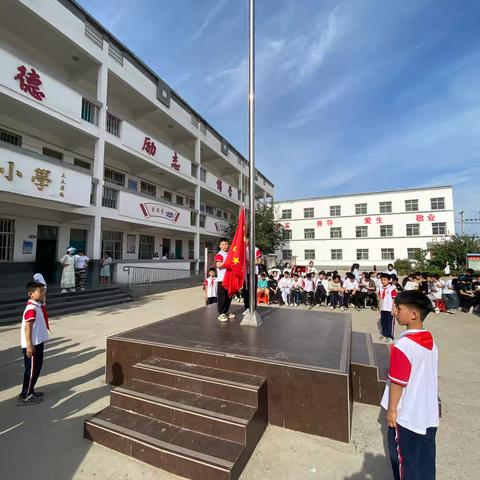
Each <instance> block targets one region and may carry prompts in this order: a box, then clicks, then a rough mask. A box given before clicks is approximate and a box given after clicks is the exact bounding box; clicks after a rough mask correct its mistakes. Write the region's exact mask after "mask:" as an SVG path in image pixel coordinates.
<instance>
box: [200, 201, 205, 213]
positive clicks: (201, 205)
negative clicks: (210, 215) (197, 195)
mask: <svg viewBox="0 0 480 480" xmlns="http://www.w3.org/2000/svg"><path fill="white" fill-rule="evenodd" d="M200 211H201V212H202V213H205V204H204V203H201V204H200Z"/></svg>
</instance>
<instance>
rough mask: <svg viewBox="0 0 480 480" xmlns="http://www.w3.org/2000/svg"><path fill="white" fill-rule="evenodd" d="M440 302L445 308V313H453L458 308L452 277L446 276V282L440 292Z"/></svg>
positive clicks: (458, 300)
mask: <svg viewBox="0 0 480 480" xmlns="http://www.w3.org/2000/svg"><path fill="white" fill-rule="evenodd" d="M442 300H443V301H444V303H445V306H446V307H447V313H455V310H457V308H458V307H459V306H460V299H459V298H458V295H457V292H456V290H455V285H454V282H453V277H452V275H449V276H448V279H447V281H446V282H445V285H444V287H443V290H442Z"/></svg>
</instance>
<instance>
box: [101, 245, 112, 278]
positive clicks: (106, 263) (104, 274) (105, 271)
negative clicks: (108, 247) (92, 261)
mask: <svg viewBox="0 0 480 480" xmlns="http://www.w3.org/2000/svg"><path fill="white" fill-rule="evenodd" d="M111 264H112V257H111V255H110V254H109V253H108V252H105V253H104V254H103V257H102V259H101V260H100V284H101V285H108V284H109V283H110V281H111V278H110V277H111V275H110V265H111Z"/></svg>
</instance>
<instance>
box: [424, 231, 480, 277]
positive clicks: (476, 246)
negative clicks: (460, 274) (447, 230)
mask: <svg viewBox="0 0 480 480" xmlns="http://www.w3.org/2000/svg"><path fill="white" fill-rule="evenodd" d="M478 252H480V237H479V236H477V235H454V236H453V237H451V238H450V240H447V241H445V242H442V243H438V244H434V245H432V247H430V257H431V259H430V262H429V263H430V265H431V266H432V267H434V268H438V269H443V268H445V265H446V264H447V262H448V263H449V264H450V266H451V267H452V268H453V267H456V268H457V269H463V268H465V267H466V266H467V261H466V257H467V253H478Z"/></svg>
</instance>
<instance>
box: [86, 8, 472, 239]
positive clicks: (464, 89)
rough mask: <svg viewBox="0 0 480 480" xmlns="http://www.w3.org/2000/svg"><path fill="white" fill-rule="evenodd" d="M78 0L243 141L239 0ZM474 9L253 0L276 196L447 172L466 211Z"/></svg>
mask: <svg viewBox="0 0 480 480" xmlns="http://www.w3.org/2000/svg"><path fill="white" fill-rule="evenodd" d="M78 1H79V3H80V4H81V5H82V6H83V7H84V8H85V9H86V10H87V11H88V12H90V13H91V14H92V15H93V16H94V17H96V18H97V19H98V20H99V21H100V22H101V23H102V24H103V25H104V26H105V27H106V28H107V29H109V30H110V31H111V32H112V33H113V34H114V35H115V36H117V37H118V38H119V39H120V40H121V41H122V42H123V43H124V44H125V45H126V46H128V47H129V48H130V49H131V50H132V51H133V52H134V53H135V54H136V55H137V56H139V57H140V58H141V59H142V60H144V61H145V62H146V63H147V64H148V65H149V66H150V67H151V68H153V70H155V71H156V72H157V73H158V74H159V75H160V76H161V77H162V78H163V79H164V80H165V81H166V82H167V83H169V84H170V85H171V86H172V87H173V88H174V89H175V90H176V91H177V92H178V93H179V94H180V95H181V96H182V97H183V98H185V100H187V101H188V102H189V103H190V104H191V105H192V106H193V107H194V108H195V109H196V110H197V111H198V112H199V113H200V114H201V115H202V116H204V117H205V118H206V119H207V120H208V122H209V123H210V124H212V125H213V126H214V127H215V128H217V129H218V130H219V131H220V132H221V133H222V135H223V136H225V137H226V138H227V139H228V140H229V141H230V143H232V144H233V145H234V146H235V147H236V148H237V149H239V150H240V151H241V152H242V153H243V154H245V153H246V151H247V104H246V89H247V70H246V68H247V40H248V38H247V35H248V31H247V0H176V1H168V0H161V1H157V0H78ZM479 18H480V2H478V1H476V0H455V1H454V0H408V1H405V0H390V1H384V0H361V1H358V0H346V1H338V0H337V1H334V0H321V1H320V0H257V27H256V29H257V30H256V33H257V36H256V42H257V45H256V48H257V49H256V55H257V70H256V75H257V90H256V94H257V95H256V101H257V117H256V121H257V128H256V147H257V148H256V161H257V167H258V168H259V169H260V170H261V171H262V172H263V173H264V174H265V175H267V177H268V178H269V179H270V180H272V181H273V182H274V183H275V192H276V198H277V199H286V198H297V197H311V196H317V195H318V196H323V195H338V194H344V193H355V192H366V191H379V190H390V189H398V188H414V187H424V186H430V185H446V184H452V185H453V186H454V196H455V210H456V211H457V212H458V211H460V210H464V211H465V213H466V216H467V217H473V216H475V217H480V213H479V211H480V186H479V177H480V175H479V171H480V102H479V100H480V29H479V28H478V19H479ZM478 227H479V225H476V226H474V225H470V226H469V227H468V228H467V231H469V232H473V231H475V230H476V231H478V230H480V228H478Z"/></svg>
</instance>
